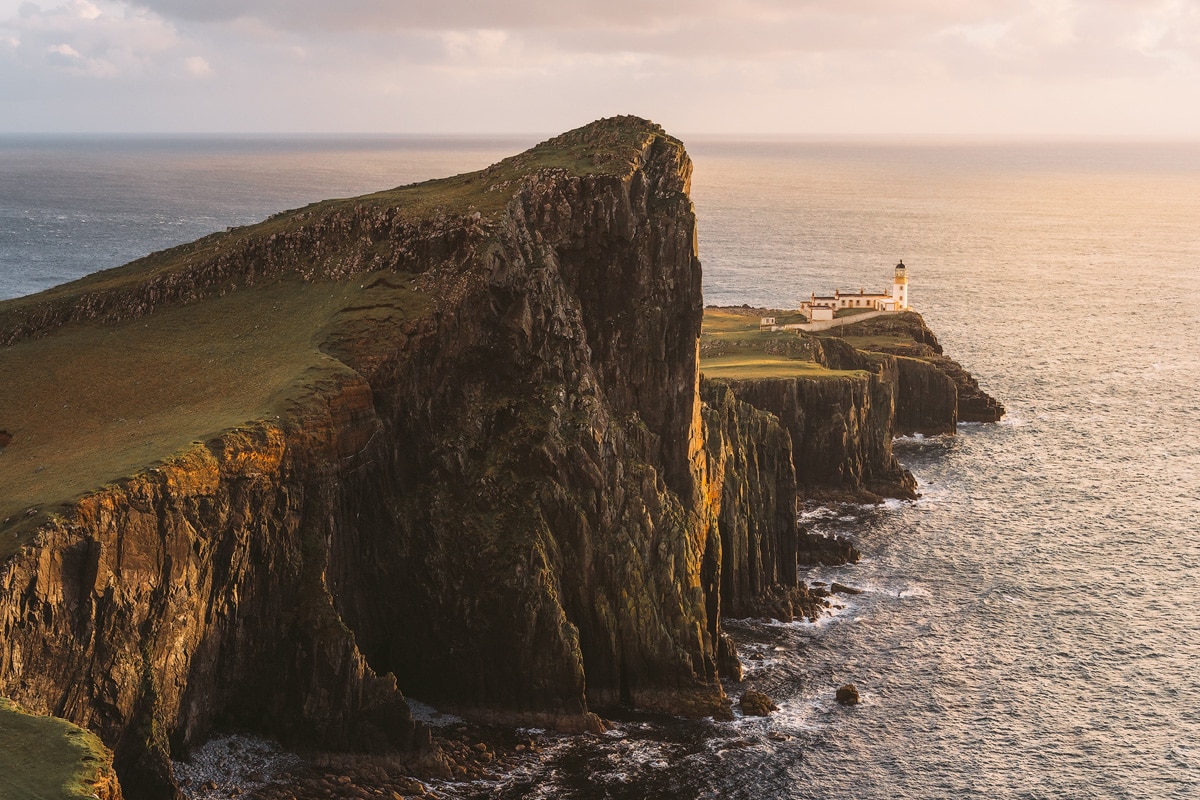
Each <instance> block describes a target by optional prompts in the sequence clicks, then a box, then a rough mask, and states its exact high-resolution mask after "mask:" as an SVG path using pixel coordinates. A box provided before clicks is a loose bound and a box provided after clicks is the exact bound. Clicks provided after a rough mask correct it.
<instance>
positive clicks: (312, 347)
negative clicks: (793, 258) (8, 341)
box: [0, 276, 425, 556]
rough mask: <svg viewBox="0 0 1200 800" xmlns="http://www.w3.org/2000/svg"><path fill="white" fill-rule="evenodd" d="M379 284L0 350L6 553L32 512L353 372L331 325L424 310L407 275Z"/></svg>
mask: <svg viewBox="0 0 1200 800" xmlns="http://www.w3.org/2000/svg"><path fill="white" fill-rule="evenodd" d="M374 277H375V276H358V280H355V281H353V282H345V283H333V282H328V281H323V282H320V281H319V282H315V283H303V282H301V281H300V280H298V279H284V280H281V281H277V282H274V283H272V284H268V285H266V286H260V287H255V288H249V289H241V290H239V291H237V292H232V293H230V294H228V295H226V296H224V297H219V298H211V299H209V300H206V301H203V302H200V303H195V304H192V305H186V306H178V307H168V308H164V309H160V310H158V311H156V312H155V313H153V314H151V315H149V316H146V317H142V318H140V319H134V320H129V321H126V322H122V323H117V324H110V325H98V324H91V323H87V324H78V323H77V324H72V325H67V326H65V327H63V328H62V329H60V330H57V331H55V332H54V333H52V334H50V335H49V336H46V337H44V338H41V339H34V340H31V341H24V342H20V343H18V344H16V345H13V346H11V347H6V348H2V349H0V374H3V375H5V376H6V381H5V382H6V387H5V395H4V399H3V403H2V405H0V427H3V428H4V429H5V430H7V431H8V432H9V433H10V434H11V435H12V441H11V443H10V444H9V445H8V447H6V448H5V449H4V450H3V451H2V452H0V486H2V487H4V489H3V493H2V494H0V522H2V521H3V520H6V519H8V518H10V517H14V518H15V519H14V521H13V522H10V523H9V525H7V526H0V556H4V555H8V554H10V553H11V552H13V550H14V549H15V547H16V546H18V545H19V544H20V539H19V538H17V537H14V536H13V534H12V533H10V532H9V531H10V529H12V528H13V527H14V525H15V523H16V522H17V521H20V518H21V517H22V516H23V515H24V514H25V513H26V511H27V510H28V509H30V508H34V507H38V506H41V507H51V506H55V505H58V504H61V503H65V502H69V501H71V500H73V499H75V498H76V497H78V496H79V495H81V494H83V493H84V492H87V491H89V490H92V489H95V488H97V487H99V486H101V485H103V484H105V483H106V482H109V481H112V480H116V479H118V478H121V477H123V476H125V475H128V474H130V473H131V472H133V471H136V470H137V469H139V468H142V467H146V466H149V465H152V464H153V463H155V462H156V461H158V460H161V459H164V458H167V457H169V456H170V455H171V454H172V453H174V452H176V451H178V450H180V449H182V448H184V447H186V446H187V445H188V444H189V443H191V442H193V441H197V440H201V441H203V440H207V439H208V438H211V437H213V436H216V435H218V434H219V433H221V432H222V431H223V430H226V429H228V428H231V427H234V426H237V425H240V424H242V423H245V422H248V421H251V420H256V419H263V418H265V417H269V416H273V415H275V414H277V413H279V412H280V411H282V410H283V406H284V404H285V403H286V401H287V400H288V399H289V398H290V397H293V396H295V395H296V394H297V393H299V392H301V391H303V389H304V387H305V385H307V384H309V383H311V382H312V379H313V378H314V377H318V376H320V375H323V374H328V373H329V372H330V371H336V370H338V369H346V367H344V366H342V365H341V364H340V363H339V362H337V361H336V360H335V359H333V358H331V357H329V356H328V355H325V354H324V353H322V352H321V351H320V349H319V348H320V345H321V344H322V342H323V341H324V338H325V336H326V335H327V333H328V331H329V330H330V329H331V328H332V327H333V326H334V325H338V324H342V323H343V322H344V321H348V319H347V318H348V317H361V316H364V315H368V314H376V315H380V314H385V313H388V314H394V315H399V316H402V317H403V316H412V315H414V314H419V313H421V312H422V311H423V310H424V308H425V301H424V298H423V297H422V296H420V295H418V294H416V293H415V292H412V291H411V290H410V289H408V288H406V287H405V286H403V284H402V282H401V281H402V279H401V276H392V278H391V281H390V282H389V283H383V282H379V281H378V280H372V278H374ZM371 284H374V286H372V285H371ZM363 287H366V288H363ZM364 306H372V307H373V308H372V309H371V310H369V311H368V310H361V309H363V307H364ZM348 307H350V308H355V309H360V310H357V311H349V312H347V311H343V309H346V308H348Z"/></svg>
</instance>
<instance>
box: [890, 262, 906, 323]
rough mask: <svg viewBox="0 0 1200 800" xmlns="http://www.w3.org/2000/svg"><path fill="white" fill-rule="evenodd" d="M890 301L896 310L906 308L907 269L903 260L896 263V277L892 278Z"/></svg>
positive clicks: (904, 309)
mask: <svg viewBox="0 0 1200 800" xmlns="http://www.w3.org/2000/svg"><path fill="white" fill-rule="evenodd" d="M892 302H893V303H895V306H894V307H895V310H896V311H907V310H908V270H907V269H906V268H905V266H904V262H903V261H901V262H900V263H899V264H897V265H896V277H895V278H893V279H892Z"/></svg>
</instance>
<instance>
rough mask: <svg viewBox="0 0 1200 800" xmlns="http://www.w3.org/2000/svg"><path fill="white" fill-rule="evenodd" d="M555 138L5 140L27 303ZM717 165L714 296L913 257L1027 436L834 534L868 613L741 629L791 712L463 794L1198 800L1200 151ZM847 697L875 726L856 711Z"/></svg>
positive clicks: (837, 154)
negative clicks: (158, 252) (853, 556)
mask: <svg viewBox="0 0 1200 800" xmlns="http://www.w3.org/2000/svg"><path fill="white" fill-rule="evenodd" d="M534 138H535V137H530V138H528V139H515V138H514V139H492V140H482V139H480V140H468V139H458V140H455V139H451V140H445V139H440V140H424V139H373V138H356V139H337V140H333V139H318V138H309V139H304V138H292V139H266V138H243V139H228V138H225V139H220V138H207V139H191V138H172V139H154V138H111V139H100V138H61V139H46V138H40V139H20V138H11V137H9V138H0V297H12V296H17V295H21V294H25V293H29V292H33V291H37V290H39V289H42V288H45V287H47V286H50V285H53V284H55V283H59V282H62V281H65V280H70V279H72V278H75V277H78V276H81V275H84V274H86V273H88V272H91V271H94V270H98V269H102V268H105V267H110V266H115V265H117V264H120V263H124V262H126V261H128V260H130V259H133V258H135V257H137V256H140V255H144V254H146V253H147V252H150V251H152V250H155V249H159V248H162V247H166V246H169V245H172V244H177V243H180V242H184V241H188V240H190V239H193V238H195V237H197V236H200V235H202V234H205V233H208V232H211V231H214V230H220V229H223V228H225V227H227V226H232V225H241V224H245V223H249V222H253V221H256V220H258V219H261V218H262V217H264V216H266V215H268V214H270V213H273V212H276V211H280V210H283V209H285V208H289V207H296V206H299V205H303V204H305V203H308V202H313V201H316V200H320V199H324V198H326V197H330V196H346V195H353V194H359V193H363V192H367V191H373V190H377V189H384V188H389V187H392V186H396V185H400V184H403V183H408V182H412V181H415V180H423V179H426V178H432V177H440V176H443V175H448V174H453V173H456V172H462V171H467V170H473V169H478V168H480V167H483V166H485V165H486V164H488V163H490V162H492V161H495V160H498V159H499V158H501V157H503V156H506V155H510V154H512V153H515V152H517V151H519V150H521V149H523V148H525V147H527V146H528V145H530V144H533V143H534ZM688 145H689V152H690V153H691V155H692V157H693V160H694V161H695V164H696V171H695V177H694V183H693V198H694V200H695V204H696V209H697V212H698V214H699V220H700V223H699V224H700V236H699V242H700V254H701V259H702V260H703V262H704V271H705V278H704V285H705V298H706V301H707V302H710V303H718V304H742V303H748V304H751V305H762V306H783V307H791V306H795V305H796V304H797V303H798V301H799V300H800V299H801V298H802V297H805V296H807V295H808V294H809V293H810V292H813V291H817V292H821V291H825V290H830V289H833V288H841V289H854V290H857V289H858V288H860V287H861V288H867V289H868V290H870V289H872V288H877V287H878V288H882V287H884V286H886V284H887V282H888V280H889V276H890V270H891V267H892V265H893V264H895V263H896V261H897V260H899V259H901V258H903V259H904V261H905V263H906V264H907V265H908V267H909V276H910V287H911V296H912V302H913V304H914V305H915V306H916V307H917V308H918V310H920V311H921V312H922V314H923V315H924V316H925V319H926V321H927V322H928V323H929V325H930V326H931V327H932V328H933V330H934V331H935V332H936V333H937V334H938V336H939V337H940V338H941V341H942V343H943V344H944V345H945V347H946V349H947V352H948V353H949V354H951V355H952V356H954V357H955V358H957V359H958V360H959V361H961V362H962V363H963V364H964V365H965V366H966V367H967V368H968V369H970V370H971V371H972V372H973V373H974V374H975V375H976V376H977V377H978V378H979V379H980V381H981V383H982V384H983V385H984V387H985V388H986V389H987V390H989V391H990V392H991V393H992V394H994V395H995V396H996V397H998V398H999V399H1000V400H1001V401H1002V402H1003V403H1004V404H1005V405H1006V406H1007V408H1008V416H1007V417H1006V419H1005V420H1004V421H1003V422H1002V423H1000V424H998V425H963V426H960V429H959V432H958V435H957V436H955V437H945V438H931V439H920V438H918V439H907V440H902V441H900V442H898V444H897V449H898V452H899V454H900V457H901V460H902V461H903V462H904V463H905V464H906V466H908V467H909V468H910V469H911V470H912V471H913V472H914V474H915V475H916V476H917V478H918V479H919V481H920V484H921V492H922V495H923V496H922V498H921V499H920V500H918V501H916V502H915V503H900V502H892V503H887V504H884V505H882V506H877V507H841V508H833V509H810V510H808V511H806V513H805V522H806V524H808V525H810V526H813V527H815V528H817V529H820V530H827V531H836V532H840V533H843V534H844V535H847V536H849V537H850V538H852V539H853V540H855V541H856V542H857V544H858V545H859V547H860V548H861V549H862V551H863V553H864V559H863V561H862V563H860V564H857V565H853V566H848V567H843V568H839V569H816V570H812V571H811V572H808V573H806V574H805V575H804V576H803V577H804V578H805V579H806V580H809V581H824V582H829V581H832V580H837V581H839V582H841V583H845V584H850V585H853V586H858V587H861V588H862V589H864V590H865V592H864V593H863V594H861V595H857V596H853V597H843V598H840V600H839V605H841V606H843V607H842V608H838V609H836V610H835V611H836V613H834V614H833V615H831V616H830V617H828V618H826V619H823V620H822V621H820V622H819V623H817V624H808V623H799V624H788V625H781V624H764V623H760V622H752V621H743V622H732V623H730V628H731V629H732V630H733V632H734V634H735V636H736V638H737V639H738V641H739V642H740V644H741V651H742V654H743V660H744V661H745V663H746V664H747V667H748V673H749V681H748V685H749V686H753V687H755V688H759V689H763V690H765V691H766V692H767V693H768V694H770V695H771V696H772V697H773V698H775V700H776V701H777V702H778V703H779V705H780V706H781V708H780V711H779V712H777V713H775V714H774V715H772V716H771V717H769V718H767V719H739V720H737V721H735V722H732V723H714V722H711V721H699V722H695V721H684V720H675V719H664V718H661V717H653V716H637V715H635V716H631V717H629V718H627V719H623V720H620V721H619V724H618V725H617V726H616V727H615V729H614V730H613V731H612V732H610V733H609V734H607V735H605V736H601V737H591V738H578V739H573V738H564V739H561V740H557V741H556V743H555V744H553V746H551V747H550V748H549V749H548V751H547V753H545V754H544V755H545V758H544V759H543V760H542V761H540V762H533V763H531V764H530V765H529V767H528V769H527V770H526V771H524V772H522V773H519V774H517V775H514V776H512V777H511V778H510V779H509V780H508V781H507V782H506V783H504V784H503V785H500V786H489V787H481V786H479V785H474V786H468V785H455V784H447V785H445V786H439V787H437V788H438V789H439V791H441V792H442V793H443V794H445V795H447V796H451V797H476V796H478V797H497V798H517V797H545V798H550V797H556V798H558V797H561V798H588V799H589V800H590V799H591V798H628V799H629V800H633V799H634V798H645V797H660V798H729V797H736V798H829V799H832V798H881V799H882V798H945V797H967V796H988V797H991V798H1058V797H1104V798H1147V797H1154V798H1174V797H1179V798H1182V797H1193V796H1197V795H1200V388H1198V376H1200V145H1184V144H1153V145H1151V144H1095V143H1093V144H1060V143H1056V144H995V145H992V144H978V143H977V144H958V145H955V144H944V143H943V144H917V143H907V144H906V143H898V144H878V143H875V144H871V143H849V144H830V143H811V142H801V143H796V142H790V143H789V142H771V141H756V142H728V141H716V140H709V139H696V140H692V141H688ZM0 380H2V378H0ZM2 395H3V384H2V383H0V403H2V399H3V397H2ZM847 682H853V683H855V684H856V685H857V686H858V687H859V689H860V690H861V692H862V694H863V698H864V702H863V703H862V704H861V705H859V706H856V707H853V708H843V707H841V706H839V705H837V704H836V703H835V702H834V699H833V693H834V689H835V688H836V687H837V686H839V685H841V684H843V683H847ZM730 691H731V693H732V694H734V695H735V696H736V695H737V694H738V693H739V692H740V691H741V688H739V687H730Z"/></svg>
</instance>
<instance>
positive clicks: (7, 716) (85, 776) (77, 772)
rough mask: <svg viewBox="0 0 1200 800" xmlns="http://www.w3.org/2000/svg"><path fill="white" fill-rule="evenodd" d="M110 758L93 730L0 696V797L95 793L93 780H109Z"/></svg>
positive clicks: (39, 799)
mask: <svg viewBox="0 0 1200 800" xmlns="http://www.w3.org/2000/svg"><path fill="white" fill-rule="evenodd" d="M109 759H110V757H109V755H108V752H107V751H106V750H105V748H104V745H102V744H101V743H100V740H99V739H98V738H97V737H96V735H95V734H92V733H89V732H88V731H85V730H83V729H82V728H79V727H76V726H75V725H72V724H71V723H69V722H66V721H65V720H61V719H56V718H54V717H40V716H33V715H31V714H26V713H24V712H23V711H22V710H21V709H20V708H19V707H18V706H17V705H16V704H15V703H13V702H12V701H11V700H8V699H6V698H3V697H0V800H76V798H85V797H93V796H94V795H93V792H95V788H94V787H95V784H96V782H97V781H98V780H101V779H111V768H110V767H109Z"/></svg>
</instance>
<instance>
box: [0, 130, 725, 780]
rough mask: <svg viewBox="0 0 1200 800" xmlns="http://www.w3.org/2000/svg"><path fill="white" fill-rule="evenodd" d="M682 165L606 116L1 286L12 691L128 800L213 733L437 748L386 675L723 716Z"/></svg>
mask: <svg viewBox="0 0 1200 800" xmlns="http://www.w3.org/2000/svg"><path fill="white" fill-rule="evenodd" d="M690 169H691V164H690V162H689V161H688V159H687V156H686V154H685V153H684V151H683V148H682V146H681V145H680V144H679V143H678V142H677V141H676V140H674V139H671V138H670V137H668V136H666V135H665V134H664V133H663V132H662V131H661V130H660V129H658V128H657V127H656V126H653V125H650V124H649V123H645V122H644V121H641V120H636V119H632V118H622V119H616V120H608V121H603V122H601V123H597V124H594V125H592V126H588V127H587V128H584V129H581V130H579V131H575V132H572V133H570V134H566V135H564V136H562V137H559V138H557V139H555V140H551V141H550V142H547V143H544V144H543V145H540V146H539V147H538V148H534V150H532V151H530V152H528V153H525V154H522V155H520V156H517V157H515V158H513V159H509V160H507V161H505V162H501V163H500V164H497V165H495V166H493V167H491V168H489V169H488V170H484V171H482V172H479V173H473V174H471V175H467V176H459V177H458V178H453V179H448V180H446V181H441V182H431V183H429V184H420V185H417V186H415V187H406V188H404V189H399V190H394V191H391V192H385V193H380V194H378V195H372V196H368V197H364V198H356V199H353V200H346V201H331V202H328V203H323V204H317V205H316V206H312V207H309V208H306V209H301V210H300V211H297V212H289V213H287V214H283V215H279V216H277V217H274V218H272V219H271V220H268V221H267V222H265V223H262V224H261V225H259V226H251V227H249V228H246V229H238V230H235V231H231V232H228V233H226V234H218V235H214V236H212V237H207V238H206V239H203V240H200V241H199V242H196V243H193V244H191V245H186V246H184V247H181V248H177V249H175V250H172V251H166V252H164V253H160V254H155V255H154V256H151V257H148V258H147V259H143V260H142V261H140V262H134V263H133V264H130V265H128V266H126V267H122V268H119V269H117V270H112V271H109V272H106V273H100V274H98V275H96V276H92V277H90V278H88V279H85V280H83V281H79V282H76V283H75V284H69V285H67V286H64V287H59V288H58V289H55V290H51V291H49V292H46V293H43V294H42V295H36V296H33V297H30V298H21V299H20V300H16V301H11V302H9V303H6V304H4V305H3V306H0V341H3V342H4V343H5V348H4V350H3V354H2V358H3V363H2V365H0V366H2V367H3V371H4V373H5V374H6V375H8V376H10V377H11V379H12V380H13V381H15V382H16V385H19V386H20V387H21V391H20V392H17V393H14V394H13V395H10V396H6V399H5V406H4V407H3V408H0V427H3V428H4V429H5V430H6V431H7V432H8V433H9V434H10V435H11V440H10V441H9V442H8V443H7V446H6V447H5V452H4V462H3V464H0V480H4V481H5V483H6V485H7V486H10V487H12V490H11V491H9V492H7V493H6V495H5V497H4V499H3V501H2V503H0V506H2V507H0V519H3V524H2V528H0V536H2V537H4V541H5V548H4V553H3V555H4V556H5V557H6V561H5V564H4V567H3V571H2V572H0V619H3V641H2V648H0V694H4V695H7V696H10V697H13V698H15V699H17V700H19V701H20V702H22V703H23V704H25V705H26V706H28V707H29V708H31V709H33V710H35V711H38V712H48V713H54V714H56V715H59V716H62V717H64V718H66V719H70V720H72V721H74V722H76V723H78V724H81V725H83V726H85V727H88V728H90V729H92V730H95V731H97V732H98V733H99V734H100V735H101V737H102V738H103V739H104V741H105V742H106V743H107V744H109V745H110V746H111V747H112V748H113V749H114V751H115V753H116V765H117V771H118V773H119V774H120V776H121V779H122V782H123V785H124V787H125V791H126V794H127V796H129V797H135V798H136V797H149V796H166V795H169V794H170V793H171V792H172V791H173V790H172V789H171V775H170V765H169V760H168V757H169V756H170V755H174V756H175V757H180V756H182V755H184V754H186V752H187V749H188V748H189V747H190V746H192V745H194V744H195V743H197V742H199V741H201V740H203V738H204V737H205V736H206V735H207V733H208V731H209V730H211V729H212V728H213V727H214V726H217V727H249V728H251V729H254V730H259V731H262V732H264V733H268V734H272V735H276V736H278V737H280V738H281V739H283V740H285V741H287V742H289V743H298V744H307V745H311V746H314V747H321V748H353V749H367V750H372V749H374V750H385V751H392V752H401V753H410V754H413V757H422V748H423V747H424V746H427V743H428V741H429V736H428V732H427V731H424V730H423V729H422V728H421V726H419V725H417V724H415V723H414V722H413V721H412V719H411V717H410V715H409V714H408V712H407V708H406V705H405V702H404V699H403V695H402V694H401V691H400V689H399V688H397V687H398V686H399V687H401V688H403V690H404V691H406V692H411V693H413V694H416V695H418V696H421V697H423V698H428V699H430V700H433V701H435V702H439V703H442V704H444V705H445V706H447V707H451V708H454V709H457V710H460V711H463V712H464V713H469V714H472V715H474V716H476V717H480V718H486V719H495V720H504V721H511V722H524V723H526V724H543V725H554V726H556V727H559V728H562V729H584V728H592V729H594V728H595V727H596V726H597V725H598V721H597V720H596V718H595V717H594V716H593V715H592V713H591V708H593V707H602V706H605V705H610V704H615V703H618V702H620V703H627V704H631V705H635V706H639V707H643V708H650V709H660V710H666V711H672V712H680V713H693V714H714V713H715V714H725V713H728V712H727V705H728V704H727V701H726V699H725V697H724V693H723V691H722V689H721V686H720V683H719V681H718V680H717V661H718V658H719V657H720V656H721V655H722V653H723V654H724V657H725V663H726V664H727V665H728V663H729V658H728V655H729V653H728V650H729V648H728V647H727V645H725V646H723V645H722V644H721V642H722V640H721V637H720V634H719V622H718V620H717V619H716V618H715V617H711V616H710V615H709V614H708V610H707V606H706V595H705V590H704V587H703V585H702V566H703V561H704V556H705V548H706V545H707V543H708V541H709V539H710V529H711V528H712V527H713V524H714V523H713V520H712V511H711V510H710V509H708V507H707V506H706V504H705V498H707V497H708V496H709V495H710V494H711V493H712V492H711V491H710V489H709V487H708V486H707V483H706V481H707V471H706V469H707V468H706V464H705V458H704V450H703V447H704V435H703V429H702V419H701V413H700V401H699V396H698V373H697V368H696V360H697V350H696V342H697V339H698V336H699V327H700V317H701V300H700V297H701V295H700V269H699V262H698V260H697V258H696V252H695V227H694V226H695V220H694V216H693V214H692V209H691V203H690V201H689V199H688V197H687V189H688V181H689V177H690ZM114 342H116V343H118V344H116V345H114V344H113V343H114ZM122 359H124V360H122ZM46 363H53V364H55V370H56V373H55V374H46V373H45V371H43V370H41V369H40V368H39V367H38V365H40V364H46ZM114 373H115V374H114ZM133 384H137V386H136V388H135V387H134V386H133ZM49 391H58V392H62V394H61V397H60V399H61V400H62V406H61V408H60V407H59V406H58V404H57V403H45V402H43V401H44V399H45V398H46V397H47V392H49ZM72 431H74V432H76V433H75V434H74V435H72V434H70V433H68V432H72ZM64 433H66V434H67V435H68V436H69V438H68V439H64ZM64 441H66V442H68V446H67V447H64V446H63V442H64ZM424 757H425V758H426V759H427V760H431V761H432V762H434V763H433V766H434V767H435V768H436V761H437V754H436V753H427V754H425V756H424Z"/></svg>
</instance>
